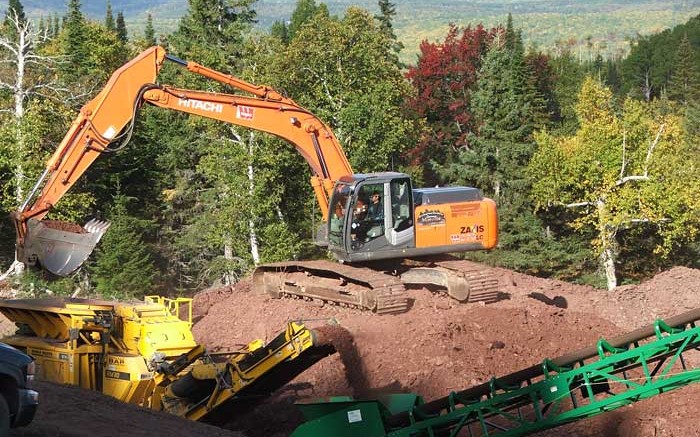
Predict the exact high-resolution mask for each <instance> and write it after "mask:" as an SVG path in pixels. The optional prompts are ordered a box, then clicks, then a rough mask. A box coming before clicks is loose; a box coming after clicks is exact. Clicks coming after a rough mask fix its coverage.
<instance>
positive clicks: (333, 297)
mask: <svg viewBox="0 0 700 437" xmlns="http://www.w3.org/2000/svg"><path fill="white" fill-rule="evenodd" d="M253 287H254V289H256V290H258V291H264V292H265V293H267V294H269V295H270V296H272V297H274V298H280V297H283V296H290V297H296V298H302V299H307V300H315V299H317V300H321V301H323V302H326V303H332V304H336V305H341V306H347V307H351V308H360V309H365V310H371V311H374V312H375V313H377V314H397V313H403V312H406V311H407V310H408V298H407V296H406V293H405V287H404V285H403V283H402V282H401V280H400V279H399V278H398V277H396V276H393V275H390V274H386V273H384V272H382V271H379V270H374V269H371V268H367V267H356V266H349V265H345V264H340V263H336V262H331V261H289V262H279V263H272V264H265V265H262V266H259V267H258V268H256V269H255V272H253Z"/></svg>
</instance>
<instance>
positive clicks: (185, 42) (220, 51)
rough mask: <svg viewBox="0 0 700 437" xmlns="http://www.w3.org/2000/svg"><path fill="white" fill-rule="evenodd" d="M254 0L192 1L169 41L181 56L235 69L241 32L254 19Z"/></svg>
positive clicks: (241, 43) (216, 67)
mask: <svg viewBox="0 0 700 437" xmlns="http://www.w3.org/2000/svg"><path fill="white" fill-rule="evenodd" d="M254 2H255V0H189V7H188V9H187V13H186V14H185V16H183V17H182V18H181V19H180V23H179V24H178V28H177V30H176V31H175V32H174V33H173V34H172V35H171V36H170V37H169V42H170V43H171V44H172V46H173V48H174V49H175V50H176V52H177V53H179V54H180V55H187V56H189V57H191V58H192V59H197V62H199V63H201V64H204V65H207V66H208V67H211V68H214V69H217V70H225V71H230V72H234V71H235V67H234V66H236V65H237V64H238V63H240V59H241V47H242V46H243V37H242V35H243V34H244V33H245V32H248V31H249V29H250V28H251V25H252V24H253V23H254V22H255V16H256V13H255V10H253V9H252V8H251V5H252V4H253V3H254Z"/></svg>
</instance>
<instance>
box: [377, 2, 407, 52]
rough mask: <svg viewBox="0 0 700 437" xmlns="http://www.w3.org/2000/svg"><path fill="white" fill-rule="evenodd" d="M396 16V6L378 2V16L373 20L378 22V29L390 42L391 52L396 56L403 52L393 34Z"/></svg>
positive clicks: (390, 3)
mask: <svg viewBox="0 0 700 437" xmlns="http://www.w3.org/2000/svg"><path fill="white" fill-rule="evenodd" d="M395 16H396V6H395V5H394V3H392V2H390V1H389V0H379V15H375V16H374V18H375V19H376V20H378V21H379V29H380V30H381V31H382V33H384V35H385V36H386V38H387V39H388V40H389V41H390V42H391V46H392V49H393V51H394V52H395V53H396V54H397V55H398V54H399V52H400V51H401V50H403V48H404V45H403V43H402V42H401V41H399V40H398V39H397V38H396V33H394V24H393V21H394V17H395Z"/></svg>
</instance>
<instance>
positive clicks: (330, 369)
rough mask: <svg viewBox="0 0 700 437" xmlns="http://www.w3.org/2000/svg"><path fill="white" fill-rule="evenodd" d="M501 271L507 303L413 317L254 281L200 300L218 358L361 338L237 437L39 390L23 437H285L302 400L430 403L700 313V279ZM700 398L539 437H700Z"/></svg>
mask: <svg viewBox="0 0 700 437" xmlns="http://www.w3.org/2000/svg"><path fill="white" fill-rule="evenodd" d="M494 270H495V273H496V274H497V276H498V277H499V278H500V281H501V284H500V286H501V290H502V293H501V294H502V299H501V300H500V301H499V302H496V303H494V304H489V305H483V304H470V305H462V304H459V303H457V302H456V301H453V300H450V299H448V298H446V297H443V296H439V295H436V294H434V293H431V292H430V291H428V290H426V289H423V288H412V289H409V290H408V294H409V296H410V298H411V300H412V307H411V309H410V311H409V312H407V313H405V314H399V315H393V316H377V315H374V314H371V313H367V312H358V311H354V310H349V309H344V308H340V307H336V306H328V305H326V306H319V305H314V304H310V303H308V302H302V301H295V300H277V299H269V298H267V297H266V296H262V295H259V294H256V293H253V292H252V291H251V290H250V284H249V283H248V282H242V283H239V284H237V285H236V286H235V287H227V288H222V289H216V290H208V291H206V292H202V293H199V294H198V295H197V296H196V299H195V313H196V318H197V320H198V321H197V323H196V324H195V327H194V331H195V335H196V337H197V339H198V340H199V341H200V342H202V343H204V344H206V345H207V346H208V347H209V349H210V350H213V351H215V350H227V349H236V348H238V347H240V346H242V345H244V344H246V343H248V342H250V341H252V340H254V339H255V338H261V339H264V340H270V339H271V338H272V337H273V336H274V335H275V334H277V333H278V332H279V331H280V330H282V329H283V328H284V325H285V323H286V322H287V321H289V320H302V321H304V322H305V323H306V324H307V325H308V326H309V327H312V328H318V327H321V326H325V325H326V324H327V322H328V321H329V320H332V321H333V322H334V323H337V324H338V325H339V326H340V327H342V328H343V329H344V330H346V331H347V332H349V333H350V334H351V335H349V336H345V337H340V336H334V341H335V346H336V347H337V348H338V349H340V353H339V354H335V355H333V356H331V357H329V358H326V359H324V360H321V361H320V362H319V363H317V364H316V365H314V366H313V367H312V368H311V369H309V370H308V371H307V372H304V373H302V374H301V375H300V376H298V377H297V378H296V379H295V380H293V381H292V382H291V383H290V384H288V385H287V386H285V387H284V388H283V389H282V390H280V391H279V392H278V393H276V394H275V395H274V396H273V397H272V398H270V399H269V400H267V401H265V402H264V403H263V404H262V405H260V406H259V407H258V408H256V409H255V410H254V411H252V412H251V413H248V414H246V415H244V416H242V417H240V418H238V419H236V420H234V421H232V422H231V423H229V424H228V425H226V428H227V429H228V430H227V429H221V428H214V427H210V426H207V425H203V424H199V423H194V422H189V421H186V420H184V419H180V418H177V417H174V416H170V415H168V414H165V413H157V412H152V411H148V410H144V409H139V408H137V407H134V406H130V405H126V404H123V403H121V402H119V401H116V400H114V399H112V398H109V397H106V396H103V395H100V394H98V393H95V392H88V391H84V390H80V389H77V388H73V387H64V386H57V385H54V384H50V383H39V384H38V390H39V391H40V393H41V395H40V396H41V408H40V410H39V412H38V414H37V417H36V420H35V421H34V423H32V424H31V425H30V426H29V427H27V428H24V429H18V430H14V431H12V434H11V435H12V436H15V437H17V436H26V437H38V436H47V437H83V436H87V435H94V434H95V433H97V434H99V435H101V436H107V437H111V436H115V437H116V436H125V435H129V436H136V437H138V436H144V437H145V436H149V437H157V436H163V437H166V436H167V437H171V436H173V435H177V436H184V437H188V436H192V437H194V436H204V435H206V436H213V437H224V436H226V437H229V436H230V437H233V436H239V435H246V436H248V437H258V436H259V437H263V436H265V437H282V436H287V435H289V433H290V432H291V431H292V430H293V429H294V428H296V427H297V426H298V425H299V424H300V423H301V422H302V417H301V415H300V414H299V412H298V411H297V410H296V408H295V407H294V406H293V403H294V402H296V401H300V400H308V399H314V398H320V397H326V396H333V395H354V396H356V397H373V396H375V395H377V394H379V393H383V392H386V393H397V392H415V393H419V394H422V395H423V396H424V397H425V399H426V400H427V401H430V400H432V399H435V398H439V397H442V396H445V395H446V394H448V392H450V391H452V390H461V389H464V388H467V387H470V386H473V385H476V384H480V383H483V382H485V381H487V380H488V379H490V378H491V376H494V375H495V376H498V375H505V374H508V373H511V372H514V371H517V370H520V369H523V368H526V367H529V366H532V365H534V364H538V363H540V362H541V361H542V359H543V358H545V357H550V358H554V357H558V356H560V355H563V354H565V353H569V352H573V351H575V350H577V349H580V348H583V347H587V346H590V345H592V344H594V343H595V341H596V340H598V339H599V338H600V337H607V338H610V337H614V336H616V335H619V334H622V333H625V332H628V331H631V330H633V329H635V328H638V327H640V326H643V325H647V324H649V323H651V322H652V321H653V320H654V319H655V318H657V317H669V316H673V315H677V314H680V313H682V312H685V311H687V310H689V309H695V308H700V271H698V270H692V269H687V268H682V267H677V268H674V269H671V270H669V271H666V272H663V273H660V274H659V275H657V276H656V277H655V278H653V279H652V280H650V281H648V282H645V283H643V284H641V285H638V286H624V287H620V288H619V289H618V290H616V291H615V292H606V291H601V290H595V289H593V288H590V287H585V286H578V285H572V284H568V283H565V282H561V281H552V280H545V279H541V278H534V277H531V276H527V275H522V274H519V273H515V272H511V271H508V270H505V269H494ZM322 331H323V332H327V331H326V330H325V329H324V330H322ZM698 395H700V386H693V387H687V388H683V389H681V390H679V391H677V392H673V393H669V394H665V395H662V396H660V397H656V398H653V399H650V400H647V401H644V402H640V403H637V404H634V405H633V406H630V407H625V408H622V409H620V410H617V411H615V412H612V413H608V414H604V415H601V416H598V417H595V418H593V419H588V420H585V421H580V422H577V423H573V424H570V425H567V426H565V427H561V428H558V429H555V430H550V431H547V432H544V433H540V434H538V435H539V436H547V437H555V436H571V437H593V436H606V437H608V436H613V437H636V436H668V437H671V436H678V437H681V436H682V437H689V436H700V425H698V424H697V423H696V421H694V420H693V419H694V418H695V417H696V415H697V414H699V413H700V407H698V406H696V404H697V403H696V402H693V401H692V399H696V398H697V396H698ZM669 406H671V408H669ZM232 430H235V431H232Z"/></svg>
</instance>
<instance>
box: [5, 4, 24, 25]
mask: <svg viewBox="0 0 700 437" xmlns="http://www.w3.org/2000/svg"><path fill="white" fill-rule="evenodd" d="M14 14H17V22H19V23H25V22H26V21H27V17H26V16H25V15H24V6H22V3H21V2H20V0H9V2H8V5H7V10H6V11H5V21H4V22H5V26H7V25H8V24H9V22H8V20H9V17H10V16H11V15H12V16H14Z"/></svg>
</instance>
